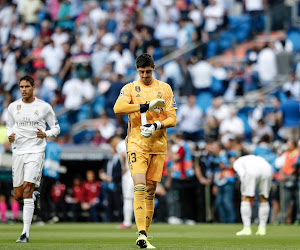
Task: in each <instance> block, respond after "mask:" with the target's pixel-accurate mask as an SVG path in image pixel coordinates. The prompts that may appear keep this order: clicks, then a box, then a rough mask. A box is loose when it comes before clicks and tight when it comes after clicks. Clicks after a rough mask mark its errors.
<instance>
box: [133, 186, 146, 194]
mask: <svg viewBox="0 0 300 250" xmlns="http://www.w3.org/2000/svg"><path fill="white" fill-rule="evenodd" d="M138 191H142V192H146V191H147V189H146V186H145V185H136V186H134V192H138Z"/></svg>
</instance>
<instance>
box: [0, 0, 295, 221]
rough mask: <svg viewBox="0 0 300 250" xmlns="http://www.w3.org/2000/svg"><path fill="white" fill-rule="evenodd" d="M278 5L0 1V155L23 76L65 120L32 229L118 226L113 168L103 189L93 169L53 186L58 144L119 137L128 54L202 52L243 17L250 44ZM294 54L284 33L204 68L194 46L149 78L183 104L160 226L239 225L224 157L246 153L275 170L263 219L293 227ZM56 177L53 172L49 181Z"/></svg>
mask: <svg viewBox="0 0 300 250" xmlns="http://www.w3.org/2000/svg"><path fill="white" fill-rule="evenodd" d="M281 2H282V1H269V3H267V1H262V0H255V1H253V0H251V1H250V0H245V1H237V0H236V1H235V0H231V1H230V0H209V1H205V0H202V1H201V0H190V1H188V0H186V1H184V0H176V1H175V0H174V1H173V0H166V1H156V0H152V1H150V0H140V1H119V0H111V1H80V0H70V1H66V0H59V1H57V0H49V1H40V0H23V1H12V2H11V1H4V0H2V1H0V44H1V53H0V55H1V62H0V77H1V85H0V104H1V106H0V112H1V127H0V134H1V138H0V140H1V143H2V147H1V151H2V152H7V153H8V152H9V151H10V149H9V144H8V143H7V142H6V141H5V139H4V137H5V126H4V125H5V121H6V110H7V107H8V104H9V103H10V102H12V101H14V100H16V99H18V98H20V97H21V96H20V93H19V90H18V85H17V83H18V79H20V77H21V76H23V75H24V74H30V75H32V76H33V77H34V79H35V84H36V90H35V95H36V96H37V97H39V98H41V99H42V100H44V101H46V102H49V103H51V105H52V106H53V107H54V109H55V111H56V112H57V113H59V112H60V111H62V110H63V109H66V110H68V112H66V113H63V114H62V115H60V116H58V120H59V123H60V125H61V128H62V135H61V136H60V137H59V138H57V140H56V141H55V142H51V143H49V144H50V145H49V147H48V150H50V151H51V152H52V151H53V152H54V153H53V154H54V155H55V154H56V158H55V159H52V161H51V163H50V165H47V164H48V163H49V162H48V163H47V161H46V163H47V164H46V163H45V168H44V179H45V180H46V181H47V182H46V183H48V184H47V185H46V183H45V186H46V187H48V189H45V188H44V189H43V187H42V190H43V192H45V194H46V195H42V197H44V198H43V199H44V200H43V203H42V204H43V210H44V211H45V212H44V213H43V214H41V215H39V217H40V219H42V220H43V221H49V220H52V221H54V222H55V221H57V220H61V221H95V222H97V221H106V222H107V221H121V218H122V204H121V200H122V199H121V198H120V197H121V195H122V194H121V188H120V180H121V169H120V166H119V165H118V164H116V169H115V172H114V178H112V179H111V181H110V182H108V181H107V179H106V178H105V177H103V176H105V175H103V172H102V171H105V165H106V164H104V165H103V166H101V170H99V171H98V170H97V171H95V169H93V170H88V171H87V173H86V176H76V178H74V180H73V185H69V184H66V183H62V182H59V174H58V170H57V168H58V167H57V166H58V165H59V154H60V150H61V149H60V147H62V146H64V145H66V144H85V145H90V146H99V145H101V144H106V143H107V142H108V140H109V138H110V137H111V136H113V135H115V134H118V135H120V136H121V137H122V138H125V136H126V129H127V124H126V117H123V116H115V115H114V113H113V110H112V107H113V105H114V103H115V100H116V99H117V97H118V95H119V92H120V89H121V88H122V87H123V86H124V81H126V80H128V79H129V80H133V79H137V75H136V73H135V72H136V71H135V67H134V64H135V57H136V56H138V55H140V54H141V53H145V52H147V53H149V54H151V55H152V56H153V57H154V59H155V60H158V59H160V58H162V57H163V56H165V55H168V54H169V53H171V52H173V51H174V50H181V49H184V48H185V46H188V45H189V44H190V43H191V42H195V41H202V42H204V43H206V42H209V41H210V40H211V39H213V38H214V36H216V34H217V32H219V31H220V30H227V29H228V28H229V23H230V20H231V19H230V17H231V16H233V15H243V14H245V15H250V16H251V17H252V19H251V20H252V21H253V20H255V21H254V22H253V23H252V24H251V25H252V26H251V34H252V35H255V34H257V32H260V31H262V30H263V28H264V23H263V18H261V17H262V16H263V13H264V12H265V11H266V10H267V9H268V8H271V7H272V5H273V4H276V3H281ZM254 3H255V4H254ZM257 17H259V20H258V19H257ZM258 21H259V22H258ZM274 26H276V24H274ZM275 28H276V27H275ZM279 28H283V27H279ZM294 46H295V45H294V44H293V42H292V41H291V40H288V39H286V34H285V33H280V35H279V36H278V39H276V40H275V41H269V42H268V43H258V44H257V45H256V46H254V47H251V48H249V49H248V51H247V53H246V56H245V58H244V59H243V60H242V61H241V62H239V63H235V64H230V65H228V64H227V63H226V64H225V63H222V62H219V61H217V60H215V61H213V60H209V59H208V58H207V56H208V54H209V53H207V51H208V50H209V46H207V47H205V46H202V47H201V49H196V50H193V51H191V52H190V53H188V54H185V55H183V56H181V57H179V58H177V59H176V60H172V61H169V62H168V63H166V64H165V65H163V66H162V67H158V68H157V69H156V71H155V78H157V79H159V80H162V81H165V82H168V83H169V84H170V85H171V86H172V88H173V91H174V93H175V96H176V99H178V100H180V103H179V104H180V105H179V110H178V112H177V116H178V121H177V127H176V128H175V129H170V131H169V132H170V136H169V137H170V139H171V140H170V142H169V151H168V155H167V159H166V162H165V169H164V174H163V180H162V182H161V183H160V184H159V187H158V189H157V200H156V206H157V210H156V211H157V212H156V213H155V219H156V220H157V221H168V222H169V223H172V224H177V223H182V222H186V223H189V224H193V223H194V222H205V221H206V222H208V221H218V222H225V223H232V222H237V221H240V218H239V201H240V200H239V199H240V194H239V181H238V180H237V179H236V176H235V173H234V172H233V170H232V166H231V164H230V162H229V160H228V159H229V156H230V155H231V154H235V155H238V156H241V155H244V154H248V153H254V154H257V155H261V156H263V157H265V158H268V159H267V160H268V161H269V162H270V163H271V164H272V166H273V167H274V173H275V174H274V179H273V188H272V195H271V199H270V202H271V203H272V216H271V218H270V221H271V222H280V223H281V222H282V223H283V222H287V223H292V222H294V221H297V220H298V219H299V217H297V213H299V205H297V203H299V200H298V198H299V194H298V193H297V192H299V186H298V177H297V175H296V173H297V172H296V171H297V164H298V156H299V150H298V144H297V143H298V140H299V139H300V134H299V117H300V111H299V110H300V109H299V102H298V100H299V98H300V81H299V79H300V64H298V63H297V56H298V55H297V51H296V50H295V49H294ZM281 75H288V76H289V79H288V80H287V81H286V82H285V83H284V84H283V85H282V87H278V88H276V89H275V91H274V93H272V94H271V95H268V96H264V95H260V96H259V98H258V100H257V103H256V105H255V106H254V107H253V106H251V107H243V108H239V107H237V106H236V105H233V104H234V103H235V101H236V99H237V98H238V97H241V96H244V95H245V94H247V93H248V92H249V91H253V90H259V89H260V88H262V87H264V86H268V85H270V84H273V83H274V81H275V80H276V79H277V77H278V76H281ZM129 80H128V81H129ZM87 101H88V104H85V102H87ZM87 118H93V119H94V122H93V126H92V128H91V129H90V130H88V129H87V130H85V131H83V132H81V133H79V134H76V135H75V136H71V133H70V131H71V126H72V125H73V124H75V123H76V122H80V121H84V120H85V119H87ZM51 147H52V148H51ZM49 148H50V149H49ZM53 154H51V155H53ZM46 155H47V152H46ZM53 161H54V162H57V163H56V164H57V165H55V167H53V165H51V164H53ZM180 162H181V163H182V162H189V164H186V165H185V166H189V167H187V168H182V167H181V165H180V164H179V163H180ZM52 168H54V169H56V171H54V172H51V171H48V170H49V169H52ZM99 169H100V166H99ZM10 178H11V176H9V175H8V176H4V175H2V174H1V179H0V183H1V188H2V189H1V190H6V191H5V192H4V193H2V194H0V213H1V215H2V218H1V220H2V221H6V220H7V219H6V218H5V217H4V216H3V214H5V213H4V211H6V210H7V205H6V203H8V204H9V206H8V207H9V208H10V209H11V211H12V212H13V217H12V218H13V219H17V217H18V213H17V212H18V210H19V207H18V206H19V205H18V203H16V202H14V201H13V199H11V202H9V199H8V198H5V197H10V195H11V194H10V189H9V188H7V187H6V186H5V185H7V183H9V180H10ZM280 188H281V189H282V190H283V191H284V192H281V193H284V202H283V203H284V204H283V205H280V197H279V193H280V192H279V190H280ZM281 198H282V197H281ZM255 216H256V217H257V214H255V213H254V217H255ZM281 217H282V218H281Z"/></svg>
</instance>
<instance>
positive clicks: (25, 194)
mask: <svg viewBox="0 0 300 250" xmlns="http://www.w3.org/2000/svg"><path fill="white" fill-rule="evenodd" d="M19 89H20V92H21V94H22V98H21V99H18V100H16V101H14V102H13V103H11V104H10V105H9V106H8V117H7V123H6V135H7V137H8V140H9V142H10V143H11V144H12V152H13V155H12V176H13V187H14V197H15V199H16V200H17V201H22V200H23V202H24V206H23V224H24V226H23V231H22V234H21V236H20V238H19V239H18V240H17V241H16V242H17V243H27V242H28V241H29V229H30V225H31V221H32V216H33V212H34V207H35V206H34V202H35V200H36V198H37V197H36V195H35V194H34V188H35V186H39V185H40V182H41V177H42V169H43V164H44V158H45V148H46V144H47V142H46V139H45V138H46V137H53V136H57V135H58V134H59V133H60V127H59V125H58V122H57V120H56V117H55V113H54V111H53V109H52V107H51V105H50V104H48V103H46V102H44V101H42V100H40V99H38V98H36V97H34V95H33V91H34V89H35V84H34V80H33V78H32V77H31V76H24V77H22V78H21V79H20V82H19ZM46 123H47V124H48V125H49V127H50V130H47V131H46Z"/></svg>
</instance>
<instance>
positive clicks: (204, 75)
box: [188, 56, 213, 94]
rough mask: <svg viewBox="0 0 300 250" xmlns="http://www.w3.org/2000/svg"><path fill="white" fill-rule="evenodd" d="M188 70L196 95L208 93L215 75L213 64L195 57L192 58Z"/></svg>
mask: <svg viewBox="0 0 300 250" xmlns="http://www.w3.org/2000/svg"><path fill="white" fill-rule="evenodd" d="M188 69H189V72H190V74H191V77H192V82H193V86H194V88H195V91H196V94H199V93H200V92H201V91H208V90H209V88H210V86H211V82H212V74H213V67H212V66H211V64H210V63H209V62H207V61H206V60H202V59H199V60H198V58H197V57H195V56H193V57H191V58H190V61H189V67H188Z"/></svg>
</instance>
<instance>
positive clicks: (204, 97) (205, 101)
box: [196, 91, 213, 113]
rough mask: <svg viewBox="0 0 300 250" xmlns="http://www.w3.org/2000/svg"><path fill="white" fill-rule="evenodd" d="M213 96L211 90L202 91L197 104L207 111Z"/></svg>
mask: <svg viewBox="0 0 300 250" xmlns="http://www.w3.org/2000/svg"><path fill="white" fill-rule="evenodd" d="M212 98H213V95H212V93H211V92H209V91H205V92H200V93H199V94H198V95H197V99H196V105H197V106H199V107H200V108H201V109H202V111H203V112H204V113H205V112H206V109H207V108H208V107H209V106H211V100H212Z"/></svg>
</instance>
